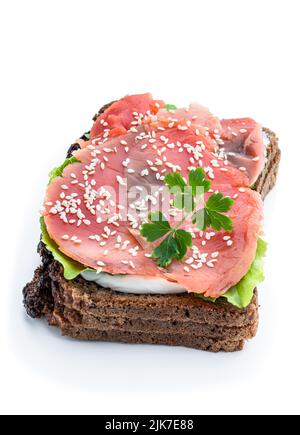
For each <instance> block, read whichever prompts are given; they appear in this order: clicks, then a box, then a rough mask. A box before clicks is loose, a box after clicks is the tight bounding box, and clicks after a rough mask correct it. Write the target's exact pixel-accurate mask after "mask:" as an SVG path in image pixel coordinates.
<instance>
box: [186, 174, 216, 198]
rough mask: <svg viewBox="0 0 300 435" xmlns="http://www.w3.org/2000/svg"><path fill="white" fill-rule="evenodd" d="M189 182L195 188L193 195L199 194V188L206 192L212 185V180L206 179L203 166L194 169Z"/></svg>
mask: <svg viewBox="0 0 300 435" xmlns="http://www.w3.org/2000/svg"><path fill="white" fill-rule="evenodd" d="M189 184H190V186H191V187H192V189H193V195H194V196H196V195H197V191H199V190H200V189H199V188H203V191H204V192H208V191H209V189H210V186H211V182H210V181H209V180H207V179H206V175H205V172H204V171H203V169H202V168H197V169H193V170H191V171H190V174H189Z"/></svg>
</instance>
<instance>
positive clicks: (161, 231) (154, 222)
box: [141, 212, 172, 243]
mask: <svg viewBox="0 0 300 435" xmlns="http://www.w3.org/2000/svg"><path fill="white" fill-rule="evenodd" d="M148 219H149V221H150V222H151V223H146V224H143V225H142V229H141V235H142V236H143V237H145V238H146V239H147V241H148V242H150V243H152V242H155V241H156V240H158V239H161V238H162V237H163V236H165V235H166V234H168V232H170V231H171V229H172V228H171V226H170V224H169V222H168V221H167V220H166V218H165V216H164V215H163V213H161V212H156V213H150V214H149V216H148Z"/></svg>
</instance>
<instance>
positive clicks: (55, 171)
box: [49, 157, 80, 184]
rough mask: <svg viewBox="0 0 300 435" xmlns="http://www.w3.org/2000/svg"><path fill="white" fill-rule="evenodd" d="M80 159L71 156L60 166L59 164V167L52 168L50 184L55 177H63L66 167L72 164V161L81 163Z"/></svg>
mask: <svg viewBox="0 0 300 435" xmlns="http://www.w3.org/2000/svg"><path fill="white" fill-rule="evenodd" d="M79 162H80V161H79V160H78V159H76V157H70V158H68V159H66V160H65V161H64V162H63V163H62V164H61V165H60V166H58V167H57V168H54V169H52V171H51V172H50V173H49V184H50V183H51V181H53V180H54V179H55V178H57V177H61V176H62V174H63V172H64V169H65V168H66V167H67V166H69V165H71V164H72V163H79Z"/></svg>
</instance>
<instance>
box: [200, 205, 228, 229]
mask: <svg viewBox="0 0 300 435" xmlns="http://www.w3.org/2000/svg"><path fill="white" fill-rule="evenodd" d="M204 216H205V218H204V229H203V231H205V230H206V229H207V228H208V227H211V228H213V229H214V230H216V231H221V230H222V228H223V229H224V230H225V231H232V230H233V225H232V220H231V219H230V218H229V217H228V216H226V215H224V214H221V213H218V212H215V211H210V210H207V209H205V210H204Z"/></svg>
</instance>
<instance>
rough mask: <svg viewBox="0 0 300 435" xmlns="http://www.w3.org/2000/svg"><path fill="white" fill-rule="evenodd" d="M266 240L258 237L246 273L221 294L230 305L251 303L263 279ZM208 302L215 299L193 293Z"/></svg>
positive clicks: (246, 305) (241, 305)
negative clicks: (253, 255)
mask: <svg viewBox="0 0 300 435" xmlns="http://www.w3.org/2000/svg"><path fill="white" fill-rule="evenodd" d="M267 246H268V245H267V242H266V241H265V240H263V239H258V241H257V249H256V257H255V260H254V261H253V263H252V265H251V267H250V269H249V271H248V273H246V275H245V276H244V278H242V279H241V281H240V282H239V283H238V284H236V285H235V286H233V287H232V288H231V289H229V290H227V292H226V293H225V294H224V295H223V296H221V297H222V298H225V299H226V300H227V301H228V302H229V303H230V304H231V305H234V306H235V307H238V308H241V309H242V308H246V307H248V305H249V304H250V303H251V301H252V298H253V294H254V290H255V288H256V287H257V285H258V284H260V283H261V282H263V281H264V279H265V275H264V258H265V256H266V252H267ZM195 296H197V297H200V298H201V299H204V300H206V301H208V302H216V300H217V299H212V298H206V297H204V296H202V295H199V294H195Z"/></svg>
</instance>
